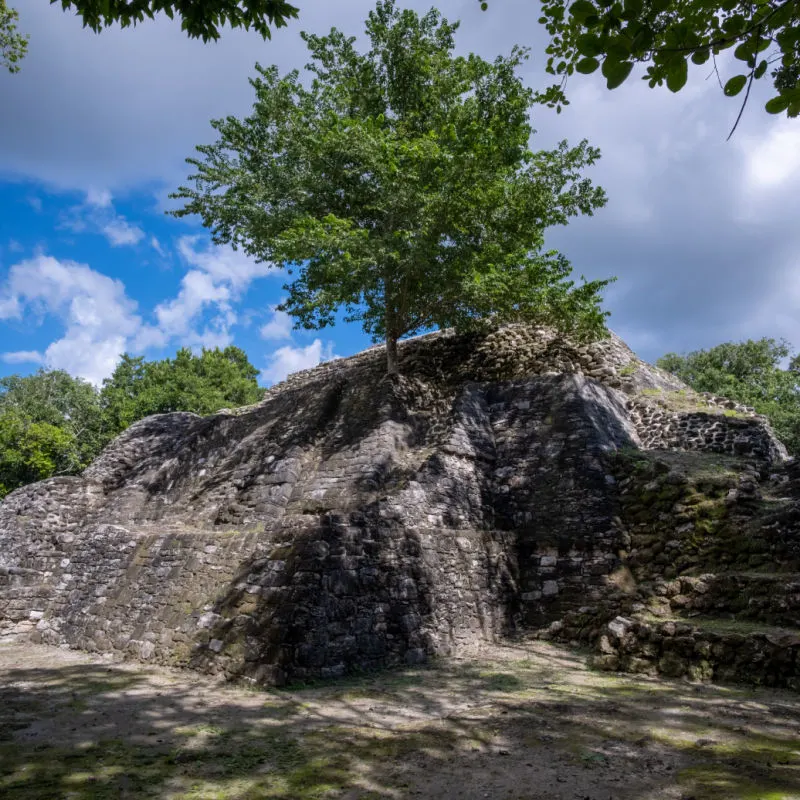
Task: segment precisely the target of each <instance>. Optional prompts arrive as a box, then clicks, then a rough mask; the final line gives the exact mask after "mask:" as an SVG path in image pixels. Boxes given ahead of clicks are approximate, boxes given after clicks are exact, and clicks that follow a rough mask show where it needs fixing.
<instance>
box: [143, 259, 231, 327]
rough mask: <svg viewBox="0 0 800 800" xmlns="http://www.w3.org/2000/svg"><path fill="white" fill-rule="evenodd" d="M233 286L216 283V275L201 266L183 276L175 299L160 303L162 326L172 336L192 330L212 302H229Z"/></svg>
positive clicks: (225, 304) (159, 313) (157, 312)
mask: <svg viewBox="0 0 800 800" xmlns="http://www.w3.org/2000/svg"><path fill="white" fill-rule="evenodd" d="M230 297H231V292H230V289H228V288H227V287H226V286H224V285H220V284H215V283H214V279H213V278H212V277H211V276H210V275H208V274H207V273H205V272H201V271H200V270H197V269H192V270H189V272H187V273H186V275H184V276H183V280H182V281H181V289H180V292H178V296H177V297H176V298H175V299H174V300H170V301H169V302H167V303H161V304H160V305H158V306H156V310H155V315H156V319H157V320H158V327H159V329H160V330H161V331H162V332H163V333H164V334H165V335H166V336H168V337H170V336H183V335H185V334H187V333H189V331H190V329H191V326H192V323H193V322H194V320H195V318H196V317H197V316H199V314H200V313H201V312H202V311H203V309H204V308H205V307H206V306H208V305H211V304H218V305H222V306H227V303H228V300H229V299H230Z"/></svg>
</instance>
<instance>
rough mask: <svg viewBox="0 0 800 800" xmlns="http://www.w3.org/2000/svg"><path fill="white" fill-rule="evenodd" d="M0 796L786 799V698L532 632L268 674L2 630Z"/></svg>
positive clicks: (798, 748)
mask: <svg viewBox="0 0 800 800" xmlns="http://www.w3.org/2000/svg"><path fill="white" fill-rule="evenodd" d="M0 796H2V797H3V798H8V800H20V799H21V798H26V800H33V798H37V799H38V798H61V797H63V798H75V799H76V800H88V799H89V798H92V799H93V800H94V799H96V798H139V797H142V798H147V797H159V798H187V800H188V798H218V799H219V798H221V799H222V800H233V798H237V799H238V798H282V799H284V800H289V799H290V798H291V800H311V798H323V797H335V798H348V799H349V800H377V798H398V799H399V798H412V797H433V798H449V797H454V798H455V797H457V798H463V800H473V799H474V800H478V799H479V798H480V799H482V798H487V797H488V798H501V799H502V800H506V799H508V800H534V799H535V800H540V799H541V800H553V799H555V798H559V799H560V798H564V800H567V799H568V800H573V798H581V799H583V798H590V799H591V800H608V799H609V798H613V800H628V799H629V800H660V799H661V798H664V799H665V800H666V799H667V798H674V799H675V800H688V798H695V800H703V799H704V798H729V799H730V800H778V798H800V697H797V696H795V695H792V694H789V693H784V692H771V691H766V690H754V689H749V688H738V687H730V686H726V687H718V686H708V685H696V684H690V683H686V682H670V681H666V680H657V679H649V678H637V679H633V678H630V677H625V676H620V675H616V674H612V675H609V674H604V673H596V672H590V671H588V670H587V669H586V668H585V666H584V658H583V655H582V654H580V653H575V652H572V651H570V650H567V649H564V648H558V647H555V646H553V645H549V644H545V643H542V642H532V643H520V644H516V645H507V646H502V647H499V646H498V647H491V648H486V649H485V650H483V651H482V652H481V653H480V654H478V655H476V656H475V657H472V658H469V659H466V658H465V659H453V660H448V661H442V662H440V663H437V664H435V665H433V666H431V667H425V668H421V667H416V668H413V669H412V668H409V669H401V670H394V671H390V672H384V673H380V674H371V675H367V676H362V677H358V678H348V679H344V680H340V681H336V682H330V683H326V684H320V685H315V686H308V687H293V688H289V689H282V690H273V691H266V690H255V689H253V688H248V687H245V686H231V685H229V684H224V683H221V682H219V681H215V680H214V679H211V678H208V677H205V676H198V675H195V674H193V673H190V672H182V671H172V670H166V669H160V668H150V667H143V666H141V665H130V664H120V663H111V662H109V661H103V660H101V659H98V658H94V659H93V658H92V657H90V656H86V655H84V654H78V653H75V652H71V651H64V650H59V649H54V648H45V647H36V646H31V645H19V644H5V645H0Z"/></svg>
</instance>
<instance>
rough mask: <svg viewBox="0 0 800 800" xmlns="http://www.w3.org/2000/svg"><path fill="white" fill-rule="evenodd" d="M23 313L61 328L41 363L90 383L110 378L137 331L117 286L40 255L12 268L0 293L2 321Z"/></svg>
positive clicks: (133, 315) (120, 285)
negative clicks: (60, 324) (55, 319)
mask: <svg viewBox="0 0 800 800" xmlns="http://www.w3.org/2000/svg"><path fill="white" fill-rule="evenodd" d="M24 309H28V310H30V311H31V312H32V313H34V314H38V315H42V316H43V315H46V314H47V315H53V316H56V317H58V318H59V319H60V320H61V321H62V322H63V323H64V326H65V331H64V335H63V336H62V337H61V338H60V339H58V340H57V341H55V342H53V343H52V344H50V346H49V347H48V348H47V349H46V350H45V352H44V356H43V362H44V363H45V364H46V365H47V366H49V367H54V368H58V369H65V370H67V371H68V372H69V373H71V374H72V375H78V376H80V377H82V378H86V379H87V380H89V381H91V382H92V383H94V384H100V383H101V382H102V380H103V378H105V377H107V376H108V375H110V374H111V372H112V371H113V369H114V366H115V364H116V363H117V360H118V359H119V356H120V355H121V354H122V353H123V352H124V351H125V350H126V349H127V346H128V343H129V342H130V340H131V338H132V337H133V336H134V335H135V334H136V333H137V331H138V330H139V328H140V327H141V318H140V317H139V316H138V315H137V314H136V313H135V312H136V303H135V302H134V301H133V300H131V299H130V298H129V297H128V296H127V294H126V292H125V286H124V284H123V283H122V282H121V281H118V280H113V279H112V278H109V277H108V276H106V275H102V274H100V273H99V272H96V271H95V270H93V269H91V268H90V267H88V266H87V265H85V264H77V263H75V262H73V261H59V260H58V259H56V258H53V257H52V256H46V255H43V254H38V255H36V256H35V257H34V258H32V259H29V260H27V261H22V262H20V263H18V264H15V265H14V266H12V267H11V270H10V271H9V277H8V281H7V285H6V286H5V287H4V288H3V289H2V290H1V291H0V318H3V317H6V318H7V317H10V316H21V315H22V312H23V310H24ZM4 312H5V313H4Z"/></svg>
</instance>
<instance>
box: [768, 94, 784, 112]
mask: <svg viewBox="0 0 800 800" xmlns="http://www.w3.org/2000/svg"><path fill="white" fill-rule="evenodd" d="M789 102H790V101H789V98H788V97H782V96H781V95H778V97H773V98H771V99H769V100H767V102H766V103H765V104H764V110H765V111H766V112H767V114H780V113H781V112H783V111H786V109H787V108H789Z"/></svg>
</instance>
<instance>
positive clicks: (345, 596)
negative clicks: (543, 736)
mask: <svg viewBox="0 0 800 800" xmlns="http://www.w3.org/2000/svg"><path fill="white" fill-rule="evenodd" d="M400 357H401V370H402V372H403V376H402V377H400V378H394V379H389V378H386V377H385V376H384V374H383V371H384V353H383V350H382V348H372V349H370V350H368V351H365V352H364V353H362V354H359V355H357V356H354V357H353V358H350V359H340V360H336V361H333V362H330V363H328V364H324V365H321V366H320V367H318V368H315V369H313V370H308V371H306V372H305V373H299V374H298V375H295V376H291V377H290V379H289V380H288V381H286V382H285V383H284V384H281V385H279V386H276V387H273V388H272V389H271V390H269V392H268V393H267V396H266V397H265V399H264V401H263V402H262V403H260V404H258V405H256V406H252V407H248V408H244V409H237V410H233V411H226V412H222V413H219V414H216V415H213V416H210V417H205V418H201V417H197V416H195V415H192V414H168V415H160V416H155V417H149V418H147V419H145V420H142V421H140V422H138V423H136V424H135V425H133V426H132V427H131V428H130V429H128V430H127V431H126V432H125V433H124V434H122V435H121V436H120V437H119V438H118V439H117V440H115V441H114V442H113V443H112V444H111V445H110V446H109V447H108V448H107V449H106V450H105V451H104V453H103V454H102V455H101V456H100V457H99V458H98V459H97V461H96V462H95V463H94V464H92V465H91V466H90V467H89V468H88V469H87V470H86V471H85V472H84V474H83V475H82V476H81V477H77V478H54V479H51V480H48V481H44V482H42V483H39V484H35V485H32V486H28V487H24V488H22V489H20V490H18V491H16V492H14V493H12V494H11V495H9V496H8V497H7V498H6V499H5V500H4V501H3V502H2V504H0V635H5V636H12V635H13V636H29V637H31V638H32V639H33V640H35V641H43V642H47V643H51V644H59V645H65V646H70V647H76V648H82V649H86V650H92V651H102V652H116V653H122V654H125V655H126V656H129V657H132V658H138V659H142V660H152V661H157V662H160V663H169V664H176V665H183V666H191V667H193V668H196V669H200V670H204V671H211V672H223V673H225V674H226V675H229V676H231V677H236V676H240V677H247V678H249V679H252V680H255V681H258V682H262V683H279V684H280V683H285V682H287V681H292V680H303V679H309V678H314V677H329V676H335V675H340V674H343V673H346V672H350V671H353V670H358V669H368V668H376V667H381V666H385V665H389V664H393V663H402V662H406V663H415V662H419V661H423V660H425V659H426V658H428V657H430V656H432V655H436V654H445V653H450V652H453V651H454V650H463V649H465V648H468V647H471V646H474V645H476V644H477V643H479V642H480V641H483V640H491V639H494V638H497V637H500V636H506V635H511V634H515V633H520V632H522V631H524V630H527V629H530V628H536V627H539V626H543V625H548V624H550V623H551V622H552V621H553V620H566V621H567V623H568V625H569V620H570V619H573V621H574V619H575V618H576V615H577V616H578V617H580V615H581V614H583V616H584V617H587V618H588V617H591V618H592V619H593V620H594V621H593V622H592V623H591V624H590V625H588V626H587V625H583V626H582V627H581V626H580V625H578V626H577V627H576V626H573V627H574V628H575V630H576V631H578V633H576V634H575V636H576V637H577V638H581V637H583V638H587V637H588V638H591V639H592V641H596V640H598V637H599V636H600V635H601V629H602V627H603V626H604V625H606V624H607V623H608V622H609V620H610V619H611V618H612V617H613V616H614V615H615V614H617V612H620V611H621V612H627V611H628V610H630V607H631V603H632V601H631V599H630V596H629V594H626V593H625V592H624V591H622V590H621V589H620V588H619V585H618V584H619V580H618V576H619V574H620V570H627V571H628V572H630V571H631V570H633V571H634V572H635V571H636V570H639V572H638V573H637V576H636V577H633V578H632V580H634V581H639V583H641V584H642V586H645V587H651V588H652V592H651V594H652V595H653V596H654V597H655V596H661V595H657V594H656V590H655V588H654V583H653V582H654V581H655V580H656V572H658V570H659V569H660V567H661V566H663V567H664V570H663V571H662V572H659V575H661V576H662V577H663V578H664V580H665V581H666V580H669V579H674V578H675V577H678V576H679V574H680V571H678V570H676V571H675V572H674V574H673V575H672V576H669V575H667V574H666V573H667V568H668V567H670V566H673V567H674V566H675V564H677V563H679V561H680V559H679V558H676V557H674V555H675V554H672V553H671V552H670V551H669V550H668V548H666V546H664V547H663V548H662V550H660V551H659V553H655V552H653V553H652V556H653V558H652V559H648V558H646V557H644V556H643V555H641V554H642V552H643V551H646V550H647V548H648V546H650V545H648V544H646V543H644V542H641V543H640V541H639V539H636V537H637V536H638V537H641V536H646V533H645V532H644V531H641V532H640V531H638V530H635V529H633V528H632V526H631V524H630V518H631V516H632V515H633V514H635V513H636V512H635V510H632V509H631V508H627V510H626V507H625V502H624V499H625V497H627V496H629V495H630V494H631V492H630V491H628V489H629V487H630V486H631V485H632V484H631V483H630V481H631V480H633V481H634V484H635V486H637V487H638V486H639V484H640V483H641V480H640V478H641V475H640V472H641V470H640V471H639V472H637V468H636V465H635V464H634V463H632V462H631V461H630V458H628V456H626V454H628V455H629V454H630V453H642V452H646V451H647V448H652V447H662V448H663V447H670V448H673V449H675V451H676V452H687V453H691V452H694V453H696V454H697V457H705V456H706V455H710V454H713V457H714V458H732V459H737V458H738V459H741V458H745V457H746V458H749V459H750V460H751V461H752V462H753V463H757V465H758V469H762V470H765V471H767V472H769V471H770V470H772V469H774V470H777V471H778V472H780V471H781V470H783V467H781V462H782V461H783V459H784V457H785V450H784V449H783V447H782V445H781V444H780V443H779V442H778V441H777V440H776V439H775V437H774V436H773V434H772V432H771V430H770V429H769V426H768V425H767V424H766V421H765V420H764V419H763V418H761V417H758V415H755V414H754V413H753V412H752V409H746V408H744V407H740V406H735V407H730V406H729V405H726V403H727V401H723V400H720V399H719V398H712V397H709V396H702V395H695V394H693V393H690V392H689V391H688V390H687V389H686V387H684V386H682V385H681V384H680V383H679V382H678V381H676V380H675V379H674V378H673V377H671V376H668V375H666V374H664V373H662V372H660V371H659V370H657V369H655V368H653V367H650V366H649V365H647V364H645V363H644V362H641V361H640V360H639V359H637V358H636V357H635V356H634V355H633V353H632V352H631V351H630V350H629V349H628V348H627V347H626V346H625V345H624V343H623V342H621V341H620V340H619V339H618V338H617V337H615V336H613V335H612V336H611V338H608V339H605V340H602V341H600V342H596V343H592V344H577V343H571V342H569V341H568V340H565V339H564V338H562V337H558V336H556V335H555V333H554V332H552V331H548V330H546V329H542V328H534V327H525V326H508V327H505V328H501V329H499V330H496V331H492V332H490V333H488V334H480V335H478V334H474V335H470V336H455V335H453V334H452V333H450V332H444V333H437V334H432V335H428V336H425V337H420V338H418V339H414V340H410V341H408V342H405V343H403V344H402V346H401V348H400ZM726 412H732V413H726ZM626 458H627V459H628V460H626ZM784 472H785V470H784ZM781 474H783V473H781ZM653 480H654V478H652V477H651V478H648V480H647V481H645V482H652V481H653ZM626 481H629V482H628V483H626ZM685 483H686V486H689V483H691V481H689V482H685ZM785 484H786V486H790V485H791V486H793V485H794V484H793V483H792V480H791V479H789V478H786V480H785ZM675 485H676V486H677V484H675ZM684 489H685V490H686V492H688V491H689V489H688V488H686V487H684ZM626 491H628V493H627V494H626ZM658 491H659V492H660V491H661V488H660V485H659V488H658ZM726 491H727V489H726ZM736 491H738V492H739V493H740V494H739V495H736V497H735V498H734V499H735V500H736V503H739V505H742V507H743V508H744V507H745V506H746V505H747V497H748V494H747V492H748V491H749V490H748V489H747V488H746V487H739V488H738V489H736ZM726 497H728V495H727V494H726ZM729 499H730V498H729ZM677 500H678V498H677V496H676V497H675V498H672V499H671V502H672V504H673V505H674V504H675V503H676V502H677ZM739 500H741V503H740V502H739ZM731 502H733V500H731ZM629 505H630V504H629ZM726 508H727V506H726ZM737 508H738V506H737ZM648 509H649V506H648V507H647V509H646V511H647V513H649V510H648ZM645 516H647V514H645ZM648 519H649V517H648ZM659 519H660V518H659ZM715 519H716V518H715ZM693 524H694V523H693ZM792 524H794V523H792ZM701 527H702V526H701ZM779 527H780V526H779ZM686 530H687V531H688V529H686ZM693 530H694V529H693ZM781 531H783V532H782V533H781V534H779V535H778V534H775V536H773V537H772V540H775V541H778V540H780V542H782V544H781V545H780V546H781V547H782V548H783V550H780V552H781V553H784V552H785V553H786V558H787V559H788V560H791V559H793V558H794V557H795V556H794V551H793V550H792V548H793V547H794V546H795V545H794V542H795V537H794V529H793V528H792V530H791V531H789V532H787V531H788V529H787V528H786V526H785V525H784V526H783V527H782V528H781ZM670 535H672V534H670ZM776 537H777V538H776ZM781 537H782V538H781ZM673 538H674V537H673ZM745 538H746V537H745ZM634 539H636V542H634ZM684 539H686V541H687V542H688V541H689V540H690V539H691V536H689V534H688V533H687V535H686V536H685V537H684ZM772 540H771V541H772ZM765 541H766V540H765ZM665 548H666V549H665ZM678 548H679V550H680V553H679V554H677V555H683V554H684V553H686V554H689V555H691V552H692V551H691V548H690V547H689V545H687V544H686V543H685V542H684V541H683V540H679V545H678ZM759 548H760V549H759ZM651 550H653V548H652V547H651ZM756 551H757V552H754V553H753V554H751V555H752V556H754V557H757V556H758V555H759V553H760V555H761V557H765V553H767V552H768V551H765V550H764V548H763V547H761V546H760V545H759V547H756ZM665 552H666V553H670V554H669V555H668V557H667V558H666V563H664V560H663V559H662V561H661V562H659V561H658V558H657V556H659V555H661V553H665ZM770 552H771V551H770ZM637 553H639V554H640V555H639V560H638V561H637ZM712 555H713V554H712V553H711V552H710V551H709V553H706V554H705V555H704V556H702V557H701V556H700V555H698V556H697V558H695V560H694V561H691V559H690V561H691V564H690V566H691V568H693V569H694V568H697V569H700V567H701V566H702V565H703V564H705V562H704V561H703V558H706V556H707V557H708V558H707V559H706V560H708V559H711V558H712ZM766 557H772V556H771V555H770V556H766ZM692 558H694V556H692ZM748 558H750V556H748ZM651 562H652V563H653V564H655V565H656V566H655V567H654V569H655V572H652V574H651V573H650V572H648V571H647V570H648V569H649V567H648V565H649V564H651ZM687 563H688V562H687ZM748 563H750V565H751V566H752V564H753V563H755V562H748ZM688 568H689V567H687V569H688ZM642 570H644V571H642ZM662 573H663V574H662ZM631 575H633V573H631ZM651 585H652V586H651ZM712 585H716V584H713V582H712ZM722 585H723V584H722V583H721V584H720V586H722ZM726 585H727V584H726ZM642 591H644V590H642ZM647 591H650V589H649V588H648V589H647ZM715 591H716V590H714V591H712V592H711V593H710V594H709V596H716V594H715V593H714V592H715ZM726 591H727V590H726ZM720 593H721V594H720V596H722V594H724V592H722V590H721V589H720ZM730 593H731V594H732V593H733V590H731V592H730ZM718 594H719V593H718ZM587 603H590V604H595V605H596V607H597V609H599V610H595V611H594V612H592V613H589V612H587V611H586V607H587ZM640 604H641V605H642V607H643V608H644V607H645V604H642V603H640ZM582 609H583V610H582ZM672 610H673V609H671V608H670V611H672ZM558 624H562V623H561V622H559V623H558Z"/></svg>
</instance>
